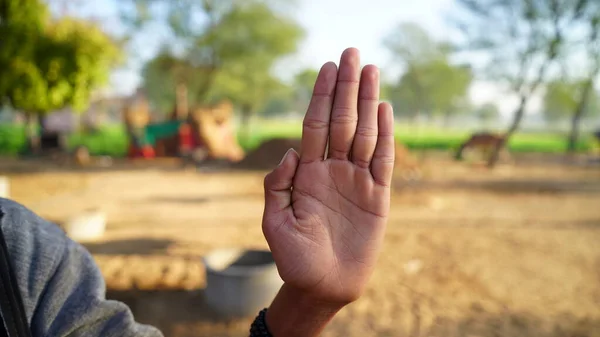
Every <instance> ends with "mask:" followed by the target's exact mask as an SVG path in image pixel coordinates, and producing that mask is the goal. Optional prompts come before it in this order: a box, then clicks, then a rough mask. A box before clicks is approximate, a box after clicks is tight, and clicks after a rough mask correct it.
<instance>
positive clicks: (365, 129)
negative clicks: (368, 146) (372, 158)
mask: <svg viewBox="0 0 600 337" xmlns="http://www.w3.org/2000/svg"><path fill="white" fill-rule="evenodd" d="M356 135H357V136H360V137H364V138H375V137H377V136H378V133H377V129H375V128H373V127H370V126H361V125H359V126H358V127H357V128H356Z"/></svg>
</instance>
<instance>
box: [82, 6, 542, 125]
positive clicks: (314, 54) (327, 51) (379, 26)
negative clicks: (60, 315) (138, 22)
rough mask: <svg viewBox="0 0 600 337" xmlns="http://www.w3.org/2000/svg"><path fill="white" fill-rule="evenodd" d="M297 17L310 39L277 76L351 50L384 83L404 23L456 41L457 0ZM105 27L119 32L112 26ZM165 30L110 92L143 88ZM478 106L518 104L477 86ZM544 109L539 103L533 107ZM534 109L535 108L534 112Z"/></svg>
mask: <svg viewBox="0 0 600 337" xmlns="http://www.w3.org/2000/svg"><path fill="white" fill-rule="evenodd" d="M115 1H118V0H102V1H97V2H88V3H87V4H89V5H88V7H87V10H88V11H89V12H91V13H94V14H95V15H100V16H105V17H110V16H115V17H116V13H117V12H116V8H115ZM298 2H299V6H298V10H297V13H296V14H295V16H296V18H297V20H298V21H299V23H300V24H301V25H302V26H303V27H304V29H305V30H306V38H305V39H304V41H303V42H302V44H301V45H300V49H299V52H298V53H297V54H296V55H294V56H293V57H290V58H288V59H286V60H284V62H281V63H280V64H279V65H278V66H277V67H276V68H275V71H276V72H277V74H278V75H279V76H280V77H282V78H284V79H285V78H290V77H291V76H293V74H294V73H296V72H298V71H299V70H301V69H304V68H307V67H313V68H319V67H320V66H321V65H322V64H323V63H325V62H327V61H336V62H337V61H338V60H339V56H340V54H341V52H342V51H343V50H344V49H345V48H347V47H356V48H358V49H359V50H360V51H361V61H362V63H363V64H368V63H372V64H375V65H377V66H379V67H380V68H381V69H382V70H381V73H382V78H384V79H387V80H392V79H395V78H397V76H398V69H396V68H395V67H394V66H393V63H392V62H391V59H390V55H389V54H388V53H387V51H386V50H385V48H384V47H383V43H382V41H383V39H384V38H385V37H386V36H387V35H389V34H390V32H392V31H393V29H394V28H395V27H396V26H397V25H398V24H400V23H402V22H416V23H418V24H420V25H421V26H422V27H424V28H425V29H426V30H427V31H429V33H430V34H431V35H432V36H433V37H434V38H436V39H439V40H444V39H448V38H450V37H451V36H450V35H449V34H450V32H451V30H450V29H449V25H448V23H447V22H446V20H445V17H446V14H447V13H448V12H449V11H451V10H452V6H453V0H418V1H413V0H298ZM108 22H109V23H105V25H106V26H107V27H106V28H108V29H109V30H110V29H113V30H114V29H116V25H115V24H114V23H111V21H110V20H109V21H108ZM161 36H164V32H163V31H161V28H157V27H150V28H149V29H148V30H147V31H146V32H145V33H144V35H142V36H140V37H139V39H138V41H139V42H138V46H137V47H136V48H135V50H136V51H137V52H139V54H138V56H139V57H136V58H134V59H132V61H130V62H129V64H128V65H127V67H125V68H124V69H121V70H119V71H116V72H115V73H114V74H113V76H112V78H111V89H112V90H111V91H114V92H116V93H119V94H127V93H130V92H133V91H134V90H135V88H136V87H137V86H138V85H139V83H140V75H139V70H140V68H141V66H142V65H143V60H145V59H149V58H151V57H152V55H153V54H154V53H155V52H156V51H157V49H158V48H159V47H160V37H161ZM470 95H471V98H472V99H473V101H474V103H475V104H482V103H484V102H488V101H493V102H495V103H497V104H498V106H499V108H500V110H501V111H502V112H503V114H507V113H509V112H510V110H511V109H512V107H513V106H514V104H515V100H514V98H512V97H506V96H503V95H501V94H500V92H499V90H498V88H497V87H495V86H494V85H492V84H490V83H483V82H476V83H475V84H474V85H473V86H472V88H471V92H470ZM533 105H534V106H535V105H539V103H538V102H534V104H533ZM534 108H535V107H534Z"/></svg>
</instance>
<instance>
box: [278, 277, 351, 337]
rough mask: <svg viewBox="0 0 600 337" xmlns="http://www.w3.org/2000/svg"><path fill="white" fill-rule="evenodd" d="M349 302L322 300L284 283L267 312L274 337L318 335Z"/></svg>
mask: <svg viewBox="0 0 600 337" xmlns="http://www.w3.org/2000/svg"><path fill="white" fill-rule="evenodd" d="M346 304H347V303H337V302H336V303H334V302H329V301H323V300H320V299H319V298H317V297H315V296H313V295H312V294H310V293H309V292H306V291H304V290H302V289H298V288H295V287H293V286H290V285H289V284H284V285H283V286H282V287H281V289H280V290H279V293H278V294H277V296H276V297H275V299H274V300H273V303H272V304H271V306H270V307H269V309H268V311H267V314H266V322H267V326H268V328H269V331H270V332H271V334H272V335H273V336H274V337H280V336H286V337H294V336H302V337H310V336H318V335H319V333H320V332H321V331H322V330H323V329H324V328H325V326H326V325H327V324H328V323H329V322H330V321H331V319H332V318H333V317H334V316H335V314H336V313H337V312H338V311H340V310H341V309H342V308H343V307H344V306H345V305H346Z"/></svg>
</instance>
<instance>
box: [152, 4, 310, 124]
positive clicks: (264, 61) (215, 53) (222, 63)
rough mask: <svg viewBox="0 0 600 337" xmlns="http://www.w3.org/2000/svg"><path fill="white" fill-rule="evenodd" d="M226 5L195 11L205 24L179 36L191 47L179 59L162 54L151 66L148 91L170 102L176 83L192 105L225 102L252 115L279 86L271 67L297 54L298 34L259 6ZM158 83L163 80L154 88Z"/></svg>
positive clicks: (283, 18)
mask: <svg viewBox="0 0 600 337" xmlns="http://www.w3.org/2000/svg"><path fill="white" fill-rule="evenodd" d="M227 3H228V5H227V6H225V5H223V4H221V5H219V7H218V8H215V7H211V4H212V2H210V1H208V2H205V4H204V7H202V8H197V10H198V11H201V13H203V14H204V15H205V16H206V17H208V18H209V20H208V22H209V23H207V24H206V25H204V28H203V29H202V30H199V31H193V32H190V31H189V30H188V31H187V32H179V33H180V34H183V33H185V34H186V35H185V38H186V40H187V41H188V42H189V45H188V46H187V47H186V49H185V51H184V52H183V53H182V55H181V56H177V57H175V56H173V53H171V54H168V53H167V52H163V53H161V55H159V56H158V57H157V58H155V59H154V60H152V61H151V62H150V63H149V65H148V66H147V67H146V70H147V71H145V72H144V74H145V76H144V86H145V87H146V88H147V90H148V91H149V92H156V91H158V90H155V89H156V88H158V89H160V90H164V91H165V92H168V95H170V96H171V97H173V95H174V87H175V84H178V83H183V84H185V85H187V86H188V87H189V90H188V91H189V92H190V97H191V100H192V101H193V102H196V103H211V102H214V101H216V100H220V99H229V100H231V101H232V102H233V103H235V104H236V105H237V106H238V107H240V108H241V110H243V111H244V113H245V114H250V113H253V112H255V111H257V110H259V109H261V108H262V107H263V105H264V104H265V102H266V101H267V99H268V98H269V93H270V92H271V91H273V90H277V89H278V88H280V87H281V85H282V84H281V83H280V81H279V80H278V79H277V78H276V77H275V76H273V74H272V73H271V71H272V68H273V66H274V64H275V63H276V62H277V61H278V60H279V59H281V58H282V57H284V56H286V55H289V54H291V53H293V52H295V51H296V48H297V45H298V42H299V40H300V38H302V36H303V31H302V29H301V28H300V26H299V25H298V24H297V23H296V22H295V21H294V20H292V19H291V18H290V17H288V16H286V15H284V14H282V13H279V12H278V11H276V10H274V9H273V8H272V7H271V6H270V5H269V4H267V3H265V2H263V1H246V2H240V3H238V2H235V1H233V2H227ZM184 26H185V25H184ZM161 78H164V79H167V80H166V81H163V82H162V83H158V82H160V81H158V82H157V80H160V79H161ZM165 86H171V87H170V88H164V87H165ZM166 95H167V94H164V95H163V96H166Z"/></svg>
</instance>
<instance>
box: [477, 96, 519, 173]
mask: <svg viewBox="0 0 600 337" xmlns="http://www.w3.org/2000/svg"><path fill="white" fill-rule="evenodd" d="M526 106H527V97H521V101H520V103H519V106H518V107H517V109H516V110H515V112H514V114H513V121H512V124H511V125H510V128H508V130H507V131H506V133H504V136H503V140H502V141H501V142H498V143H497V144H496V146H495V147H494V149H493V150H492V154H491V155H490V157H489V159H488V163H487V166H488V167H489V168H494V167H495V166H496V164H497V163H498V160H499V159H500V153H501V152H502V149H504V147H505V146H506V144H508V141H509V140H510V137H512V135H513V134H514V133H515V131H517V129H519V125H521V121H522V120H523V116H524V115H525V107H526Z"/></svg>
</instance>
